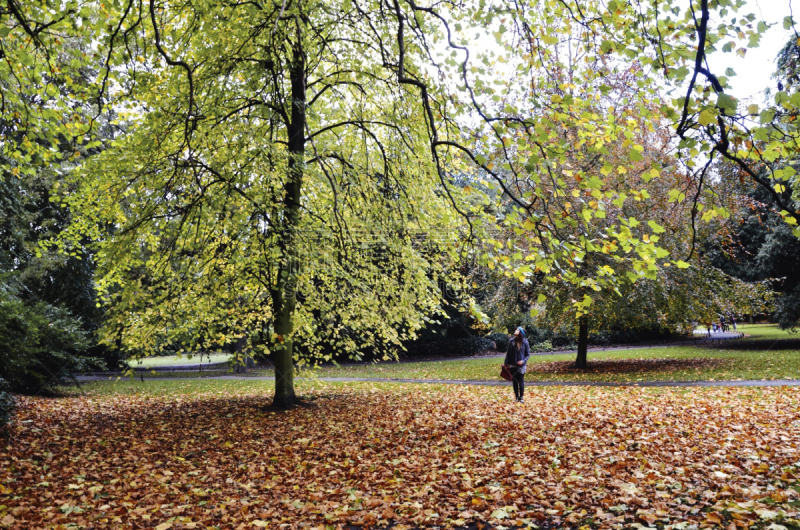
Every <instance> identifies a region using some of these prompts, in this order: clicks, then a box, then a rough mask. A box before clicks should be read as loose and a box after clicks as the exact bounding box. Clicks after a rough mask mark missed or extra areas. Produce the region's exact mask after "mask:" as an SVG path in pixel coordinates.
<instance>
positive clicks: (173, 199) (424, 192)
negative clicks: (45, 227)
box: [70, 0, 459, 406]
mask: <svg viewBox="0 0 800 530" xmlns="http://www.w3.org/2000/svg"><path fill="white" fill-rule="evenodd" d="M131 6H132V7H131ZM123 8H124V9H123V10H122V11H120V13H121V15H120V14H117V16H122V15H125V13H126V11H125V9H128V8H130V9H129V11H130V13H135V15H131V14H128V15H127V19H126V20H124V21H123V22H122V23H121V27H122V28H123V29H122V30H121V31H120V32H119V33H118V34H117V35H116V36H115V37H114V38H113V39H111V41H110V42H109V44H108V45H109V46H111V47H114V48H118V49H128V50H136V53H135V54H133V55H131V56H129V57H125V56H117V57H116V58H114V59H113V60H112V64H113V67H112V71H111V76H110V77H111V86H112V87H113V90H112V95H113V96H114V97H115V98H116V99H115V100H114V105H116V106H117V107H120V106H123V105H128V106H129V107H130V108H131V110H130V112H128V113H127V115H125V116H124V117H123V119H124V120H125V121H126V127H127V129H128V131H129V132H128V133H127V134H126V135H123V136H120V137H119V138H118V139H117V140H116V141H114V142H113V143H111V144H110V145H109V146H108V149H107V150H106V151H105V152H104V153H102V154H101V155H100V156H98V157H96V158H94V159H93V160H92V161H91V162H90V163H89V164H87V165H86V166H85V171H84V172H83V174H82V176H81V182H83V183H84V184H83V186H82V188H81V190H80V192H79V193H77V194H75V195H73V196H72V197H71V199H70V204H71V205H72V207H73V208H74V209H76V210H79V211H81V212H82V213H83V214H84V216H83V219H82V224H81V225H80V226H75V227H74V229H75V230H76V233H90V234H92V235H93V237H94V238H95V239H96V241H97V242H98V249H99V250H98V260H99V261H100V273H101V276H100V278H99V281H100V286H101V288H102V289H103V290H104V292H105V297H106V300H107V301H108V302H109V303H110V306H109V307H110V312H109V323H108V325H107V326H106V341H108V342H109V343H113V344H117V345H119V346H121V347H123V348H125V349H127V350H129V351H131V352H133V353H136V354H147V353H151V352H153V351H156V350H157V349H158V348H164V347H168V346H169V347H173V348H176V349H179V350H182V349H189V348H203V349H210V348H214V347H220V346H223V345H225V344H226V343H228V342H230V341H231V340H239V339H244V340H247V341H248V342H249V344H250V346H251V347H253V348H259V349H261V350H262V351H265V352H269V353H270V355H271V358H272V360H273V362H274V364H275V372H276V389H275V399H274V404H275V405H277V406H290V405H292V404H293V403H294V401H295V399H296V396H295V390H294V383H293V377H294V375H293V374H294V364H295V363H298V362H303V361H304V360H305V361H307V360H308V356H309V355H310V356H311V357H312V358H313V357H316V358H318V359H328V358H330V356H331V354H332V351H335V350H337V349H339V350H344V351H347V352H354V351H357V350H358V349H359V348H371V349H378V350H381V349H383V350H386V351H387V353H388V351H389V350H388V347H389V346H390V345H399V344H400V342H401V341H402V340H403V339H404V338H406V337H408V336H413V334H414V332H415V330H417V329H419V328H420V327H421V326H422V325H423V323H424V319H425V318H426V316H425V315H426V314H432V313H436V312H437V311H438V309H437V308H438V307H439V304H440V303H441V292H440V291H439V286H440V284H441V283H442V282H448V281H449V280H448V275H449V274H450V270H451V269H452V266H451V264H452V262H453V258H454V257H455V256H456V255H457V251H458V248H457V247H456V246H454V245H452V244H444V243H451V242H456V241H457V240H458V231H459V228H458V227H459V221H458V219H459V217H458V215H457V213H456V212H455V211H453V210H451V209H450V208H449V206H448V203H450V204H451V205H452V204H453V201H454V197H453V194H454V193H456V192H455V191H453V190H450V189H448V188H447V187H446V186H445V185H444V184H445V182H446V181H445V179H446V175H445V173H444V172H443V170H441V167H437V164H436V160H434V159H432V157H431V149H430V138H431V137H432V135H434V134H435V133H433V132H432V131H433V130H434V128H435V127H436V125H435V123H434V115H433V110H432V106H431V105H432V103H431V101H433V100H432V97H431V95H430V93H429V92H428V91H427V89H426V87H425V85H424V84H423V83H422V82H421V81H419V80H420V79H423V78H424V77H425V73H424V72H423V71H422V70H420V68H419V67H418V66H417V63H419V62H420V58H421V55H420V46H421V43H420V40H419V39H420V38H421V37H420V36H419V35H415V34H414V31H415V30H420V31H424V27H422V26H421V24H420V23H418V22H416V21H415V18H414V16H413V13H404V12H401V11H400V8H399V6H393V8H392V10H390V11H388V12H387V6H385V5H383V4H375V3H369V2H367V3H362V2H343V3H337V2H327V1H326V2H317V1H311V2H287V3H285V4H264V5H262V4H258V3H255V2H252V3H230V4H227V3H222V4H213V5H210V4H209V5H207V4H204V3H203V2H156V1H155V0H151V1H150V2H148V3H145V4H138V3H134V4H130V3H126V4H124V5H123ZM104 9H105V8H104ZM387 15H389V18H387ZM398 17H399V18H398ZM398 20H400V21H401V22H400V27H399V28H398V24H397V21H398ZM405 25H408V31H407V32H406V31H405V30H404V29H403V28H404V27H405ZM420 91H422V92H423V95H422V100H421V96H420ZM421 101H423V102H424V103H427V105H426V104H423V103H421ZM451 283H452V281H451ZM298 341H301V342H302V343H303V345H304V346H305V348H304V354H305V356H306V358H305V359H303V358H302V357H301V356H300V355H299V354H298V352H297V351H296V349H295V347H294V345H295V344H296V343H297V342H298Z"/></svg>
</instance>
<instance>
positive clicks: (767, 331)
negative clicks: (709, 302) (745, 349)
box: [736, 324, 800, 340]
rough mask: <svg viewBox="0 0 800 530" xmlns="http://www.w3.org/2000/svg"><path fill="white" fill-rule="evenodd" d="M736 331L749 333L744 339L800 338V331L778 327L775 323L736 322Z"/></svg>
mask: <svg viewBox="0 0 800 530" xmlns="http://www.w3.org/2000/svg"><path fill="white" fill-rule="evenodd" d="M736 327H737V331H741V332H742V333H746V334H748V335H750V336H749V337H747V338H745V339H744V340H769V339H778V340H779V339H800V333H797V332H794V333H792V332H790V331H787V330H785V329H780V328H778V325H777V324H738V325H737V326H736Z"/></svg>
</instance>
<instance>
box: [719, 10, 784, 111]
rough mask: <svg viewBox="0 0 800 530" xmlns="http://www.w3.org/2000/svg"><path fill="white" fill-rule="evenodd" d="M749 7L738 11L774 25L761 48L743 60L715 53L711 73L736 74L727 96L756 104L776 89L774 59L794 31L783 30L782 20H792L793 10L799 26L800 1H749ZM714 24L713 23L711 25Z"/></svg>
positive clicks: (729, 54)
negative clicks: (751, 14)
mask: <svg viewBox="0 0 800 530" xmlns="http://www.w3.org/2000/svg"><path fill="white" fill-rule="evenodd" d="M747 4H748V5H747V6H746V7H744V8H743V9H742V10H740V11H739V12H740V13H741V14H747V13H753V14H754V15H756V18H757V19H760V20H763V21H764V22H767V23H768V24H771V25H772V26H771V27H770V28H769V29H768V30H767V32H766V33H765V34H764V36H762V38H761V45H760V46H759V47H758V48H751V49H749V50H748V51H747V54H746V55H745V57H744V58H741V57H739V56H737V55H736V54H735V53H721V52H718V53H715V54H713V55H711V56H710V57H709V64H710V66H711V71H712V72H718V73H720V74H722V73H724V72H725V69H726V68H728V67H731V68H733V70H734V71H735V72H736V74H737V75H736V77H733V78H731V79H730V85H731V87H730V89H729V90H728V91H727V92H729V93H730V94H731V95H733V96H734V97H736V98H737V99H739V100H746V99H748V98H752V102H753V103H761V102H762V101H763V99H764V97H763V95H762V94H761V92H763V90H764V89H765V88H767V87H768V86H769V87H771V88H772V89H773V92H774V91H775V89H776V82H775V81H774V80H772V79H770V76H771V75H772V73H773V72H774V71H775V57H776V56H777V55H778V52H779V51H780V49H781V48H782V47H783V45H784V44H785V43H786V41H787V40H788V39H789V37H790V36H791V35H793V34H794V32H793V30H785V29H783V17H786V16H789V15H790V13H791V9H792V8H794V12H795V20H796V21H798V22H800V1H798V0H794V5H792V0H748V2H747ZM713 23H714V21H713V20H712V21H711V24H710V25H712V26H713ZM798 31H799V32H800V27H798Z"/></svg>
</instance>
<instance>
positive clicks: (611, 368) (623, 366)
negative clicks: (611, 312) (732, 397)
mask: <svg viewBox="0 0 800 530" xmlns="http://www.w3.org/2000/svg"><path fill="white" fill-rule="evenodd" d="M730 362H731V360H730V359H709V358H703V357H701V358H696V359H602V360H589V366H588V367H586V368H576V367H575V362H574V361H553V362H548V363H540V364H534V365H531V366H530V367H529V368H528V370H529V371H533V372H537V373H546V374H573V373H580V374H587V373H594V374H634V373H647V372H677V371H679V370H687V369H693V370H696V369H706V368H715V367H718V366H723V365H725V364H728V363H730Z"/></svg>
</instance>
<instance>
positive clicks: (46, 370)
mask: <svg viewBox="0 0 800 530" xmlns="http://www.w3.org/2000/svg"><path fill="white" fill-rule="evenodd" d="M88 345H89V341H88V339H87V337H86V332H84V331H83V329H82V328H81V322H80V320H79V319H78V318H76V317H74V316H72V315H71V314H70V313H69V311H67V310H66V309H63V308H61V307H57V306H53V305H50V304H47V303H45V302H28V301H25V300H23V299H22V298H20V297H19V296H17V293H16V292H14V290H13V289H12V288H11V287H10V286H9V285H7V284H5V285H4V284H3V283H2V282H0V378H3V379H4V380H5V381H6V382H7V383H8V385H9V387H10V390H13V391H14V392H19V393H23V394H24V393H29V394H35V393H39V392H48V391H51V390H52V389H53V387H54V386H55V385H57V384H59V383H61V382H63V381H64V380H65V379H68V378H69V377H70V376H71V374H72V372H76V371H80V370H82V369H85V368H86V367H87V366H88V364H89V363H90V362H91V361H92V360H91V359H87V358H85V357H84V358H81V357H79V356H78V354H80V353H83V352H84V351H85V350H86V348H87V346H88Z"/></svg>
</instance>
